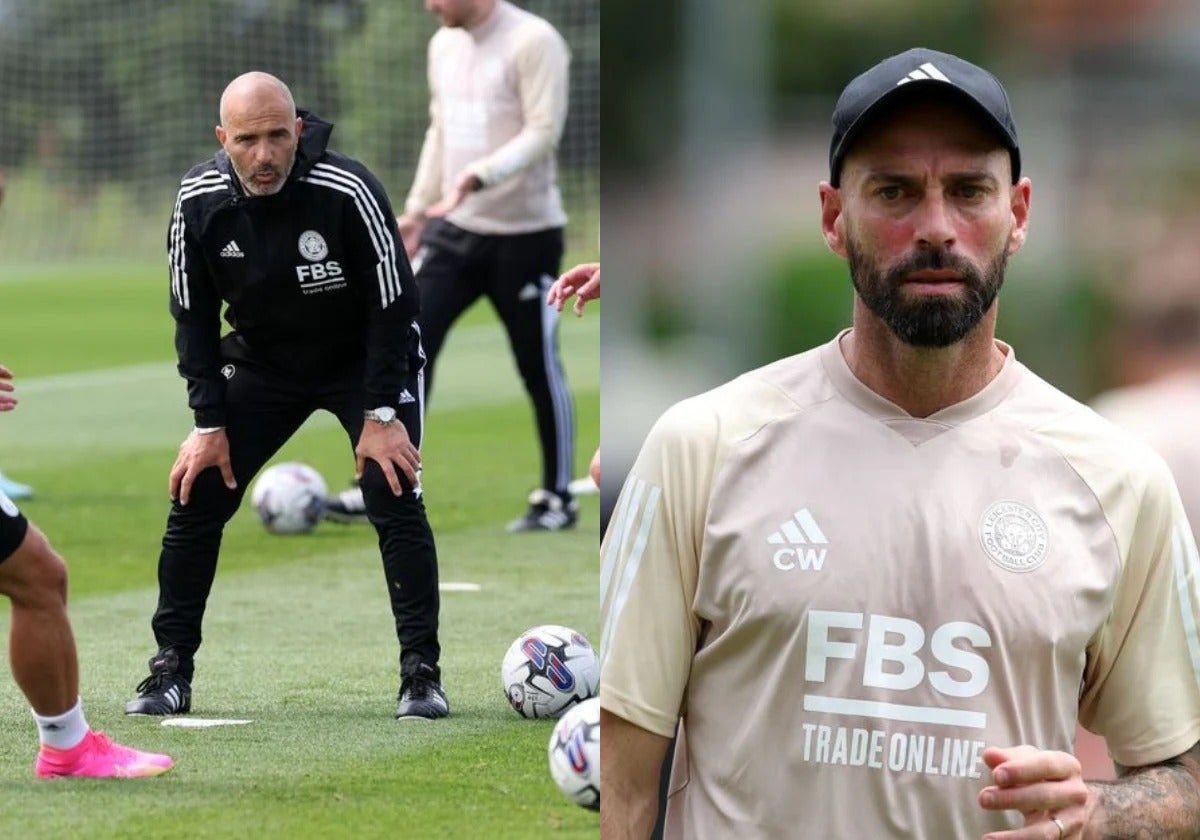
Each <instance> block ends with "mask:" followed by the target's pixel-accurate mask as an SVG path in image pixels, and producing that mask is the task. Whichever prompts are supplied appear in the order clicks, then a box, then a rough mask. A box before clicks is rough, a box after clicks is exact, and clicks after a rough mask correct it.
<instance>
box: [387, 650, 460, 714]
mask: <svg viewBox="0 0 1200 840" xmlns="http://www.w3.org/2000/svg"><path fill="white" fill-rule="evenodd" d="M441 678H442V672H441V669H440V668H437V667H434V666H433V665H426V664H425V663H423V662H422V663H421V664H420V665H418V666H417V667H416V668H414V669H413V670H412V671H411V672H410V673H409V674H407V675H405V676H403V677H402V678H401V680H400V696H399V698H398V700H399V704H398V705H397V706H396V718H397V719H399V720H405V719H409V718H424V719H425V720H435V719H437V718H444V717H446V716H447V715H449V714H450V703H449V702H448V701H447V700H446V692H444V691H442V686H441V684H440V683H439V680H440V679H441Z"/></svg>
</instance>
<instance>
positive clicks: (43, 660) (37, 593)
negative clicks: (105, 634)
mask: <svg viewBox="0 0 1200 840" xmlns="http://www.w3.org/2000/svg"><path fill="white" fill-rule="evenodd" d="M0 592H2V593H3V594H5V595H7V596H8V597H9V599H10V600H11V601H12V621H11V627H10V630H9V661H10V662H11V665H12V672H13V677H14V678H15V679H16V681H17V685H18V686H19V687H20V689H21V691H22V692H23V693H24V694H25V697H26V699H28V700H29V705H30V706H31V707H33V710H34V711H35V712H36V713H37V714H39V715H43V716H46V717H52V716H55V715H61V714H63V713H64V712H67V711H68V710H70V709H72V708H73V707H74V706H75V704H76V702H77V701H78V699H79V662H78V660H77V658H76V653H75V636H74V634H73V633H72V632H71V622H70V619H69V618H68V617H67V566H66V563H65V562H64V561H63V559H62V557H61V556H60V555H59V554H58V552H56V551H55V550H54V549H53V548H52V547H51V546H50V543H49V542H47V540H46V538H45V536H43V535H42V532H41V531H39V530H38V529H37V528H36V527H34V525H33V524H32V523H30V525H29V530H28V532H27V533H26V534H25V539H24V540H22V542H21V545H20V546H19V547H18V548H17V550H16V551H15V552H14V553H13V554H12V555H11V556H10V557H8V559H6V560H4V561H3V562H0Z"/></svg>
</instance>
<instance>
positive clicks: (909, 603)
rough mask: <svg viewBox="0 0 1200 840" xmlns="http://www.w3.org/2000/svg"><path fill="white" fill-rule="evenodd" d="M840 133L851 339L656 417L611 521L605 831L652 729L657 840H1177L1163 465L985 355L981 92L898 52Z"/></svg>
mask: <svg viewBox="0 0 1200 840" xmlns="http://www.w3.org/2000/svg"><path fill="white" fill-rule="evenodd" d="M833 124H834V135H833V142H832V145H831V150H830V179H829V181H828V182H825V183H822V184H821V185H820V188H819V195H820V201H821V225H822V232H823V234H824V237H825V240H826V242H827V244H828V245H829V247H830V248H831V249H832V250H833V251H834V252H836V253H837V254H839V255H841V256H842V257H844V258H846V260H847V261H848V263H849V266H850V275H851V279H852V281H853V284H854V288H855V292H856V296H855V302H854V311H853V322H852V323H853V326H852V328H851V329H849V330H846V331H845V332H843V333H841V334H840V335H838V336H837V337H836V338H835V339H834V340H833V341H831V342H830V343H828V344H826V345H823V346H821V347H818V348H815V349H813V350H811V351H808V352H806V353H801V354H799V355H797V356H792V357H790V358H786V359H782V360H780V361H778V362H775V363H774V364H771V365H768V366H767V367H765V368H761V369H759V370H756V371H752V372H750V373H747V374H745V375H743V376H741V377H739V378H738V379H736V380H734V381H733V382H730V383H728V384H726V385H724V386H721V387H719V388H717V389H715V390H714V391H711V392H709V393H707V394H702V395H700V396H697V397H694V398H691V399H689V400H685V401H683V402H681V403H679V404H677V405H676V406H674V407H672V408H671V409H669V410H668V411H667V412H666V413H665V414H664V415H663V417H662V418H660V420H659V421H658V423H657V424H656V425H655V427H654V429H653V430H652V431H651V433H650V435H649V437H648V438H647V440H646V442H645V444H644V446H643V448H642V451H641V453H640V455H639V457H638V460H637V462H636V463H635V465H634V468H633V470H632V471H631V473H630V476H629V478H628V480H627V482H626V484H625V486H624V489H623V491H622V494H621V497H620V499H619V500H618V503H617V508H616V511H615V512H614V515H613V519H612V521H611V523H610V525H609V528H608V531H607V533H606V536H605V541H604V545H603V547H602V572H601V581H600V601H601V623H602V630H601V640H600V649H601V693H600V698H601V707H602V715H601V756H602V762H603V765H602V778H603V780H604V800H603V804H602V810H601V834H602V836H603V837H605V838H606V840H609V838H611V840H618V839H619V838H638V839H639V840H641V838H645V837H646V836H648V834H649V833H650V831H651V827H652V826H653V824H654V820H655V815H656V813H657V806H658V773H657V770H658V767H659V766H660V764H661V760H662V759H663V757H664V755H665V751H666V748H667V745H668V743H669V739H670V737H671V736H672V735H673V734H674V733H676V732H677V731H678V739H677V743H676V747H675V753H674V764H673V768H672V778H671V782H670V785H669V790H668V795H667V802H666V816H665V829H664V836H666V837H668V838H685V837H686V838H699V839H700V840H703V839H704V838H727V837H738V838H758V837H761V838H779V837H822V838H826V837H831V838H858V837H871V838H881V837H896V838H901V837H903V838H931V839H932V838H937V839H938V840H941V838H951V837H956V838H957V837H961V838H978V837H987V838H994V840H1000V839H1001V838H1003V840H1062V838H1066V837H1070V838H1080V837H1086V838H1098V837H1110V836H1113V837H1131V836H1142V834H1143V832H1145V831H1147V830H1149V831H1151V832H1152V833H1153V835H1154V836H1156V837H1180V838H1182V837H1194V836H1195V835H1196V832H1197V831H1198V830H1200V747H1198V746H1197V742H1198V741H1200V677H1198V674H1200V635H1198V633H1197V614H1198V613H1200V587H1198V586H1197V575H1198V566H1200V559H1198V558H1197V552H1196V545H1195V541H1194V540H1193V537H1192V534H1191V531H1190V529H1189V527H1188V523H1187V518H1186V516H1185V514H1184V512H1183V509H1182V506H1181V503H1180V500H1179V495H1178V492H1177V490H1176V488H1175V485H1174V483H1173V481H1172V479H1171V476H1170V473H1169V471H1168V469H1167V467H1166V465H1165V464H1164V463H1163V461H1162V459H1161V458H1159V457H1158V456H1157V455H1155V454H1154V453H1153V451H1152V450H1150V449H1149V448H1148V447H1147V446H1145V445H1144V444H1142V443H1140V442H1138V441H1137V440H1136V439H1134V438H1133V437H1132V436H1129V435H1127V434H1126V433H1123V432H1121V431H1119V430H1118V429H1117V428H1116V427H1114V426H1112V425H1110V424H1109V423H1107V422H1106V421H1104V420H1102V419H1101V418H1100V417H1099V416H1098V415H1096V414H1095V413H1094V412H1092V411H1091V410H1090V409H1088V408H1086V407H1085V406H1083V405H1081V404H1079V403H1077V402H1076V401H1074V400H1072V399H1071V398H1070V397H1068V396H1066V395H1064V394H1062V393H1061V392H1059V391H1057V390H1055V389H1054V388H1053V387H1052V386H1050V385H1049V384H1047V383H1046V382H1044V381H1043V380H1041V379H1040V378H1038V377H1037V376H1036V375H1035V374H1033V373H1032V372H1031V371H1029V370H1028V369H1027V368H1026V367H1024V366H1023V365H1022V364H1020V363H1019V362H1018V361H1017V360H1016V357H1015V354H1014V352H1013V349H1012V348H1011V347H1010V346H1008V345H1006V344H1004V343H1003V342H1000V341H997V340H996V337H995V325H996V313H997V302H996V301H997V298H996V296H997V293H998V291H999V289H1000V286H1001V284H1002V282H1003V277H1004V269H1005V264H1006V261H1007V259H1008V257H1009V256H1011V255H1012V254H1015V253H1016V252H1017V251H1018V250H1019V249H1020V248H1021V246H1022V244H1023V243H1024V241H1025V236H1026V231H1027V226H1028V221H1029V207H1030V198H1031V194H1032V190H1031V185H1030V181H1029V179H1028V178H1026V177H1021V169H1020V167H1021V158H1020V146H1019V143H1018V138H1017V130H1016V126H1015V123H1014V120H1013V117H1012V113H1011V110H1010V106H1009V100H1008V96H1007V93H1006V92H1005V90H1004V88H1003V87H1002V86H1001V84H1000V82H999V81H998V80H997V79H996V78H995V77H994V76H993V75H992V74H991V73H988V72H987V71H985V70H983V69H981V68H979V67H976V66H975V65H972V64H970V63H968V62H966V61H963V60H961V59H959V58H957V57H955V56H953V55H948V54H946V53H941V52H935V51H932V50H925V49H915V50H910V51H908V52H905V53H902V54H900V55H897V56H893V57H891V58H888V59H886V60H884V61H882V62H880V63H879V64H878V65H876V66H875V67H873V68H871V69H870V70H868V71H866V72H865V73H863V74H862V75H860V76H859V77H857V78H856V79H854V80H853V81H851V82H850V84H849V85H848V86H847V87H846V89H845V90H844V91H843V93H842V95H841V97H840V99H839V100H838V104H837V106H836V108H835V111H834V117H833ZM1077 722H1082V723H1083V724H1084V725H1085V726H1087V727H1088V728H1090V729H1092V730H1094V731H1097V732H1100V733H1101V734H1103V735H1105V736H1106V737H1107V739H1108V744H1109V748H1110V750H1111V751H1112V755H1113V756H1114V758H1115V759H1116V760H1117V762H1118V763H1119V764H1120V765H1121V766H1120V776H1119V778H1118V779H1116V780H1114V781H1111V782H1085V781H1084V779H1083V778H1082V775H1081V772H1080V765H1079V762H1078V761H1077V760H1076V758H1075V757H1074V756H1073V755H1072V754H1071V752H1070V750H1071V745H1072V739H1073V736H1074V733H1075V727H1076V724H1077Z"/></svg>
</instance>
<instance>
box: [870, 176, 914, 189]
mask: <svg viewBox="0 0 1200 840" xmlns="http://www.w3.org/2000/svg"><path fill="white" fill-rule="evenodd" d="M919 183H920V181H919V179H917V178H916V177H914V176H912V175H901V174H900V173H898V172H873V173H871V174H870V175H868V176H867V177H866V180H864V181H863V186H864V187H871V186H874V185H875V184H895V185H898V186H902V187H909V188H912V187H916V186H917V185H918V184H919Z"/></svg>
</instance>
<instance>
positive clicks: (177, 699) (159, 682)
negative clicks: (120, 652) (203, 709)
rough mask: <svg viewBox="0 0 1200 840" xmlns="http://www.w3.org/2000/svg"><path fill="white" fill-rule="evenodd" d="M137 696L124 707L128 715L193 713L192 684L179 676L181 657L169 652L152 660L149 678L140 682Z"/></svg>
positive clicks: (165, 651) (163, 652)
mask: <svg viewBox="0 0 1200 840" xmlns="http://www.w3.org/2000/svg"><path fill="white" fill-rule="evenodd" d="M137 693H138V696H137V697H135V698H133V699H132V700H130V701H129V702H128V703H126V704H125V714H127V715H183V714H187V713H188V712H190V711H191V710H192V685H191V683H190V682H188V680H187V679H186V678H184V677H182V676H180V674H179V657H178V656H177V655H176V654H175V651H173V650H170V649H167V650H164V651H160V652H158V653H157V654H155V655H154V656H152V657H150V676H148V677H146V679H144V680H142V681H141V682H140V683H138V687H137Z"/></svg>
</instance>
